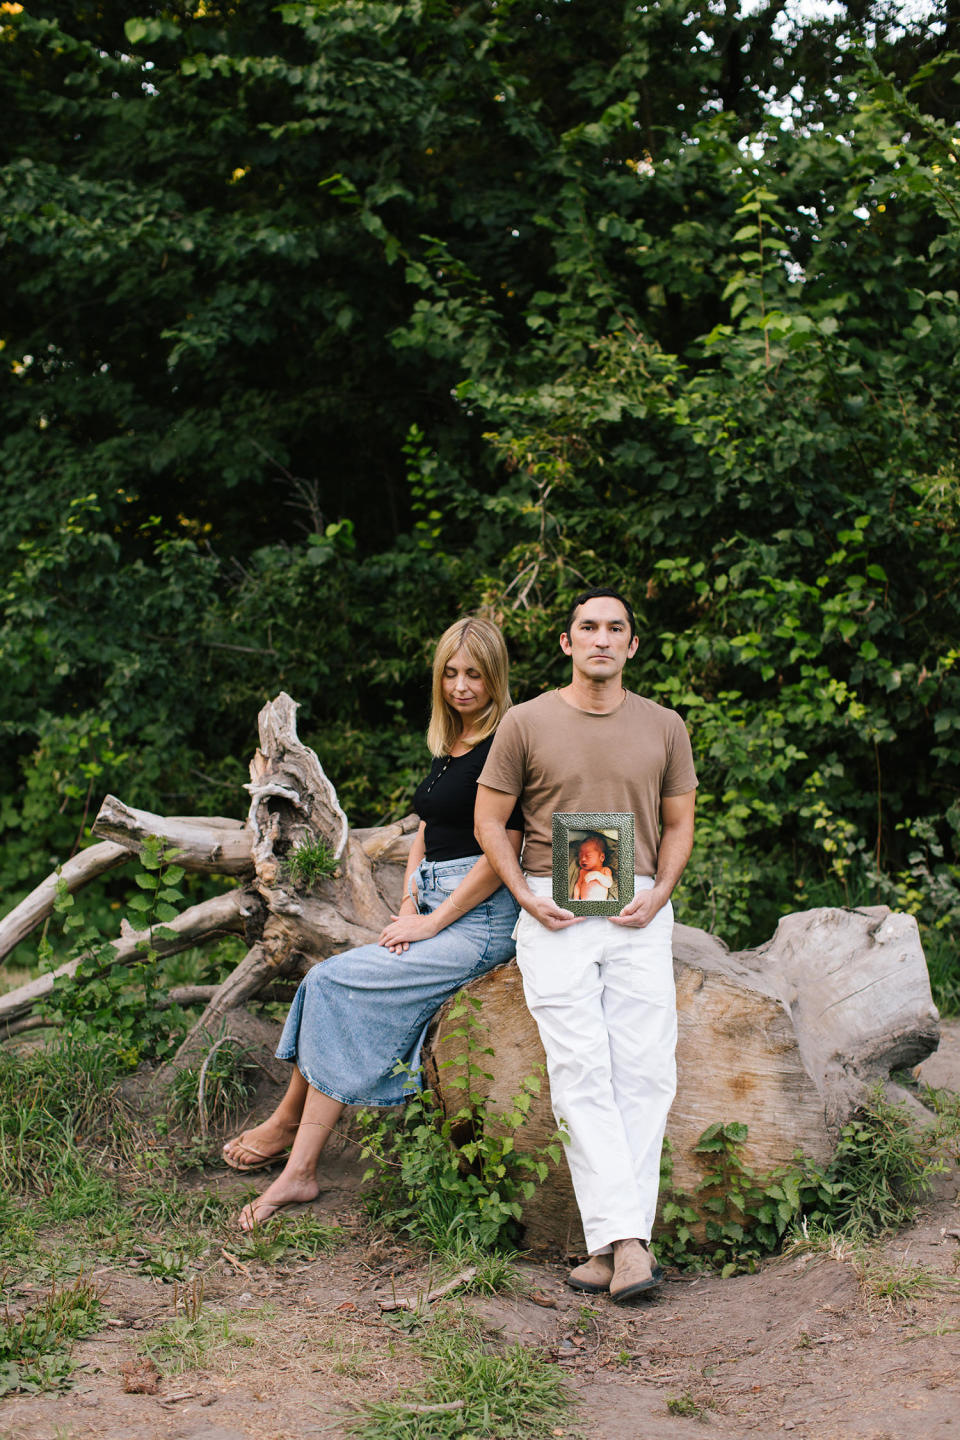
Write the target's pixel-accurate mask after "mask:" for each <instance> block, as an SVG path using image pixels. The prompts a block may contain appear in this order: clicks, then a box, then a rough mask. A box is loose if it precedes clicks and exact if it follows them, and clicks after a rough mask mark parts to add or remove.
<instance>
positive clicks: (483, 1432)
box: [351, 1311, 571, 1440]
mask: <svg viewBox="0 0 960 1440" xmlns="http://www.w3.org/2000/svg"><path fill="white" fill-rule="evenodd" d="M411 1343H412V1344H413V1346H414V1349H415V1350H416V1351H417V1353H418V1354H419V1355H420V1357H421V1358H422V1359H423V1360H424V1361H425V1362H426V1364H427V1367H428V1370H429V1372H430V1373H429V1375H428V1378H427V1379H426V1380H425V1381H424V1382H423V1384H422V1385H421V1386H418V1387H417V1388H416V1389H413V1388H410V1389H407V1390H404V1391H402V1392H401V1393H400V1395H399V1396H398V1398H397V1399H396V1400H381V1401H375V1402H370V1403H368V1404H367V1405H365V1406H364V1407H363V1409H362V1411H361V1413H360V1415H358V1417H357V1418H356V1420H355V1421H354V1422H353V1423H352V1425H351V1429H352V1433H353V1434H354V1435H355V1436H357V1440H447V1437H450V1440H453V1437H456V1436H496V1437H497V1440H512V1437H518V1440H519V1437H522V1440H536V1437H538V1436H546V1435H550V1434H551V1433H552V1432H554V1431H556V1430H557V1429H558V1427H559V1426H560V1424H561V1422H562V1421H563V1420H564V1419H565V1418H566V1416H567V1413H568V1411H569V1408H570V1404H571V1401H570V1397H569V1395H568V1394H567V1392H566V1389H565V1387H564V1375H563V1372H562V1371H561V1370H560V1368H559V1366H557V1365H554V1364H552V1363H551V1362H549V1361H547V1360H545V1359H544V1358H543V1357H542V1356H541V1355H540V1354H539V1353H538V1352H537V1351H535V1350H531V1349H528V1348H526V1347H524V1346H522V1345H512V1346H509V1347H508V1348H506V1349H503V1350H497V1349H493V1348H492V1347H491V1346H489V1345H488V1344H486V1343H485V1342H484V1341H483V1338H482V1336H481V1334H480V1332H479V1330H478V1329H477V1328H476V1327H475V1326H473V1325H471V1324H470V1322H469V1321H468V1320H467V1319H466V1318H465V1317H464V1316H463V1315H462V1314H460V1315H459V1316H458V1317H457V1318H456V1319H455V1320H454V1321H452V1323H451V1317H450V1315H449V1313H448V1312H446V1311H443V1312H440V1313H438V1314H437V1315H436V1316H435V1317H434V1319H433V1321H432V1322H431V1324H430V1325H429V1327H428V1328H427V1329H426V1331H425V1332H424V1333H423V1334H422V1335H420V1336H418V1337H416V1338H415V1339H414V1340H413V1341H412V1342H411Z"/></svg>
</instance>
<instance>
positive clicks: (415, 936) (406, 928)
mask: <svg viewBox="0 0 960 1440" xmlns="http://www.w3.org/2000/svg"><path fill="white" fill-rule="evenodd" d="M438 929H439V927H438V925H437V922H436V920H435V919H434V917H433V915H413V914H410V915H394V917H393V919H392V921H391V923H390V924H389V925H387V926H386V927H385V928H384V931H383V934H382V935H381V936H380V939H379V940H378V941H377V944H378V945H382V946H383V947H384V949H385V950H389V951H390V952H391V953H392V954H394V955H402V954H403V952H404V950H409V948H410V946H411V944H412V943H413V942H414V941H415V940H429V939H430V938H431V936H433V935H436V934H437V932H438Z"/></svg>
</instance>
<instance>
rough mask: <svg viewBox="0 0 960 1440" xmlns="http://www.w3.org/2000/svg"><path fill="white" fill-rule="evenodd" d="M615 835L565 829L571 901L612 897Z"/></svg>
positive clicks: (608, 898)
mask: <svg viewBox="0 0 960 1440" xmlns="http://www.w3.org/2000/svg"><path fill="white" fill-rule="evenodd" d="M617 872H618V866H617V834H616V831H614V832H613V833H612V834H610V833H605V832H604V831H601V830H579V831H575V830H571V831H570V832H569V874H570V888H569V898H570V899H571V900H615V899H616V897H617V893H618V887H617Z"/></svg>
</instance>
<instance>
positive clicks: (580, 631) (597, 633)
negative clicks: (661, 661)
mask: <svg viewBox="0 0 960 1440" xmlns="http://www.w3.org/2000/svg"><path fill="white" fill-rule="evenodd" d="M638 644H639V640H638V637H637V636H636V635H634V637H633V639H632V640H631V639H630V621H629V619H628V618H627V612H626V610H625V609H624V608H623V606H622V605H621V603H620V601H619V600H614V599H611V598H610V597H609V596H603V595H596V596H594V597H593V599H592V600H585V601H584V603H583V604H582V605H581V606H580V608H579V609H578V611H577V613H576V615H574V617H573V623H572V624H571V626H570V629H569V631H567V632H565V633H564V634H563V635H561V636H560V649H561V650H562V651H563V653H564V655H569V656H570V659H571V660H572V661H573V668H574V671H575V673H576V674H577V675H579V676H581V677H582V678H583V679H584V680H590V681H594V682H596V681H599V682H601V683H602V682H604V681H608V680H619V678H620V674H621V671H622V670H623V667H624V665H625V664H626V663H627V661H628V660H629V658H630V656H631V655H633V654H634V653H635V651H636V648H637V645H638Z"/></svg>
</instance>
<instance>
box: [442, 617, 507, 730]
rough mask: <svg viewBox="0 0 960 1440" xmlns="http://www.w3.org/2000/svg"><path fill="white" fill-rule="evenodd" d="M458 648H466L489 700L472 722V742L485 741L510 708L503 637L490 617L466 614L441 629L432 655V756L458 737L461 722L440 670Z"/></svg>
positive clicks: (505, 648) (444, 667) (505, 649)
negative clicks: (445, 693)
mask: <svg viewBox="0 0 960 1440" xmlns="http://www.w3.org/2000/svg"><path fill="white" fill-rule="evenodd" d="M458 650H466V652H467V654H468V655H469V656H470V659H471V660H472V661H473V663H474V665H475V666H476V667H477V669H478V670H479V671H480V674H481V676H482V677H483V683H484V684H485V685H486V687H487V689H488V690H489V692H490V699H489V701H488V702H487V705H486V707H485V708H484V710H483V711H481V713H480V715H479V716H478V717H477V720H476V722H475V723H474V724H472V725H471V727H470V729H471V733H472V737H473V742H472V743H473V744H474V745H476V744H477V743H478V742H479V741H480V740H486V738H487V736H488V735H492V734H493V732H494V730H496V728H497V726H498V725H499V724H500V721H501V720H502V719H503V717H504V715H505V714H506V713H507V711H508V710H509V709H510V706H511V703H512V702H511V699H510V686H509V674H510V661H509V659H508V658H507V647H506V645H505V644H504V640H503V636H502V635H501V634H500V631H499V630H498V628H497V626H496V625H494V623H493V621H492V620H484V619H483V617H482V616H480V615H467V616H465V617H464V619H462V620H457V621H456V622H455V623H454V624H453V625H451V626H450V628H449V630H444V632H443V634H442V635H441V636H440V639H439V640H438V641H437V648H436V650H435V651H434V655H433V694H432V696H431V706H430V724H429V726H428V727H427V744H428V745H429V747H430V753H431V754H432V755H449V753H450V751H451V750H452V749H453V746H454V745H455V744H456V742H457V740H459V738H460V732H461V731H462V729H463V722H462V720H461V719H460V716H459V715H457V714H455V713H454V712H453V711H452V710H451V709H450V706H449V705H448V704H447V702H446V700H444V698H443V672H444V670H445V669H446V667H447V666H448V665H449V664H450V661H451V660H452V659H453V657H454V655H456V653H457V651H458Z"/></svg>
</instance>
